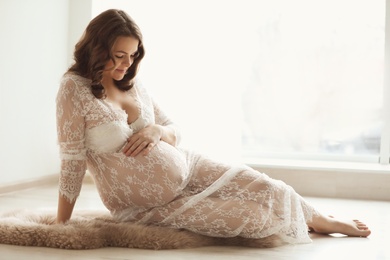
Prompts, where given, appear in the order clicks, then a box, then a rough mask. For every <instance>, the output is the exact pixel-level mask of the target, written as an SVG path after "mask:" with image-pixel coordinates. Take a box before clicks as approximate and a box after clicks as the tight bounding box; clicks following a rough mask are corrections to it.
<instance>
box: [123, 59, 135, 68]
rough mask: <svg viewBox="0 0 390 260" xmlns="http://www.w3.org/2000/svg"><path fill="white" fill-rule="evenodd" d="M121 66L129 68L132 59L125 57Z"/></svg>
mask: <svg viewBox="0 0 390 260" xmlns="http://www.w3.org/2000/svg"><path fill="white" fill-rule="evenodd" d="M123 64H124V65H126V66H128V67H130V66H131V64H133V58H132V57H126V59H124V60H123Z"/></svg>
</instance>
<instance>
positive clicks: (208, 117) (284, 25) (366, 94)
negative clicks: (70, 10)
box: [92, 0, 390, 162]
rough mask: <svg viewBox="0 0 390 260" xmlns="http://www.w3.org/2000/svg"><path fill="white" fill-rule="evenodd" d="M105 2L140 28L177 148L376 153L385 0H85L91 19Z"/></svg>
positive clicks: (300, 154)
mask: <svg viewBox="0 0 390 260" xmlns="http://www.w3.org/2000/svg"><path fill="white" fill-rule="evenodd" d="M107 8H120V9H124V10H125V11H126V12H128V13H129V14H130V15H131V16H132V17H133V18H134V19H135V20H136V22H137V23H138V24H139V25H140V27H141V30H142V32H143V34H144V38H145V45H146V51H147V55H146V57H145V60H144V61H143V64H142V68H141V71H140V72H141V73H140V74H141V75H140V76H141V77H142V78H143V82H144V84H145V85H147V87H148V88H149V89H151V90H152V92H153V94H154V95H157V96H158V98H157V100H158V101H159V102H160V104H161V105H162V106H163V107H164V109H165V110H167V112H168V114H169V115H171V116H172V117H173V118H174V119H175V121H177V122H178V123H179V124H180V125H181V127H182V130H183V132H184V134H185V135H184V139H183V141H184V146H188V147H190V148H191V149H195V150H200V151H203V152H207V153H209V154H211V155H214V156H217V157H221V158H223V159H226V158H228V159H234V158H237V157H239V156H240V155H242V156H243V157H246V158H247V157H257V158H258V157H278V158H290V159H291V158H299V159H320V160H345V161H351V160H352V161H369V162H377V161H378V158H379V155H380V151H381V134H382V128H383V125H384V121H383V112H384V106H385V103H384V99H383V93H384V88H383V85H384V84H383V74H384V42H385V0H357V1H356V0H327V1H324V0H296V1H289V0H275V1H265V0H264V1H261V0H243V1H226V0H212V1H208V0H198V1H180V0H166V1H135V0H133V1H130V0H122V1H120V0H116V1H114V0H113V1H109V2H107V1H94V2H93V12H92V13H93V16H95V15H97V14H98V13H100V12H101V11H103V10H105V9H107ZM389 132H390V131H389ZM383 140H384V139H383V138H382V141H383ZM387 145H388V144H387Z"/></svg>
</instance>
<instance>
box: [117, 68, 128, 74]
mask: <svg viewBox="0 0 390 260" xmlns="http://www.w3.org/2000/svg"><path fill="white" fill-rule="evenodd" d="M116 71H118V72H119V73H125V72H126V71H127V69H116Z"/></svg>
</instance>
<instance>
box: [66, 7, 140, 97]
mask: <svg viewBox="0 0 390 260" xmlns="http://www.w3.org/2000/svg"><path fill="white" fill-rule="evenodd" d="M119 36H130V37H133V38H135V39H137V40H138V41H139V44H138V51H137V54H136V56H135V58H134V61H133V64H132V65H131V66H130V68H129V69H128V70H127V73H126V74H125V76H124V77H123V79H122V80H120V81H116V80H114V83H115V85H116V86H117V87H118V88H119V89H121V90H123V91H126V90H129V89H131V88H132V87H133V84H134V81H133V80H134V77H135V76H136V74H137V71H138V67H139V64H140V62H141V60H142V58H143V57H144V55H145V49H144V46H143V42H142V34H141V31H140V29H139V27H138V26H137V24H136V23H135V22H134V21H133V20H132V19H131V17H130V16H129V15H128V14H127V13H126V12H124V11H122V10H117V9H109V10H107V11H104V12H103V13H101V14H99V15H98V16H96V17H95V18H94V19H92V20H91V22H90V23H89V24H88V26H87V28H86V29H85V32H84V34H83V36H82V37H81V39H80V40H79V42H78V43H77V44H76V46H75V51H74V61H75V62H74V64H73V65H72V66H71V67H70V68H69V70H68V71H69V72H74V73H76V74H78V75H80V76H83V77H85V78H88V79H90V80H92V84H91V91H92V93H93V94H94V96H95V97H96V98H99V99H101V98H104V97H105V94H104V87H103V86H102V85H101V80H102V75H103V70H104V67H105V65H106V64H107V62H108V61H109V60H110V59H111V60H112V61H113V62H114V64H115V60H114V57H113V56H112V53H111V49H112V47H113V45H114V42H115V40H116V39H117V38H118V37H119Z"/></svg>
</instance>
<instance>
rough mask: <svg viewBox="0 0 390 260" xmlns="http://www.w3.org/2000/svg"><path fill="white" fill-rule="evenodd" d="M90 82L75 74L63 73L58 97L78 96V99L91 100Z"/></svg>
mask: <svg viewBox="0 0 390 260" xmlns="http://www.w3.org/2000/svg"><path fill="white" fill-rule="evenodd" d="M90 86H91V80H89V79H87V78H84V77H82V76H79V75H77V74H75V73H71V72H67V73H65V74H64V75H63V76H62V78H61V82H60V89H59V91H58V95H59V96H69V95H71V96H79V98H80V99H83V98H88V99H89V98H91V96H93V95H92V92H91V87H90Z"/></svg>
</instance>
